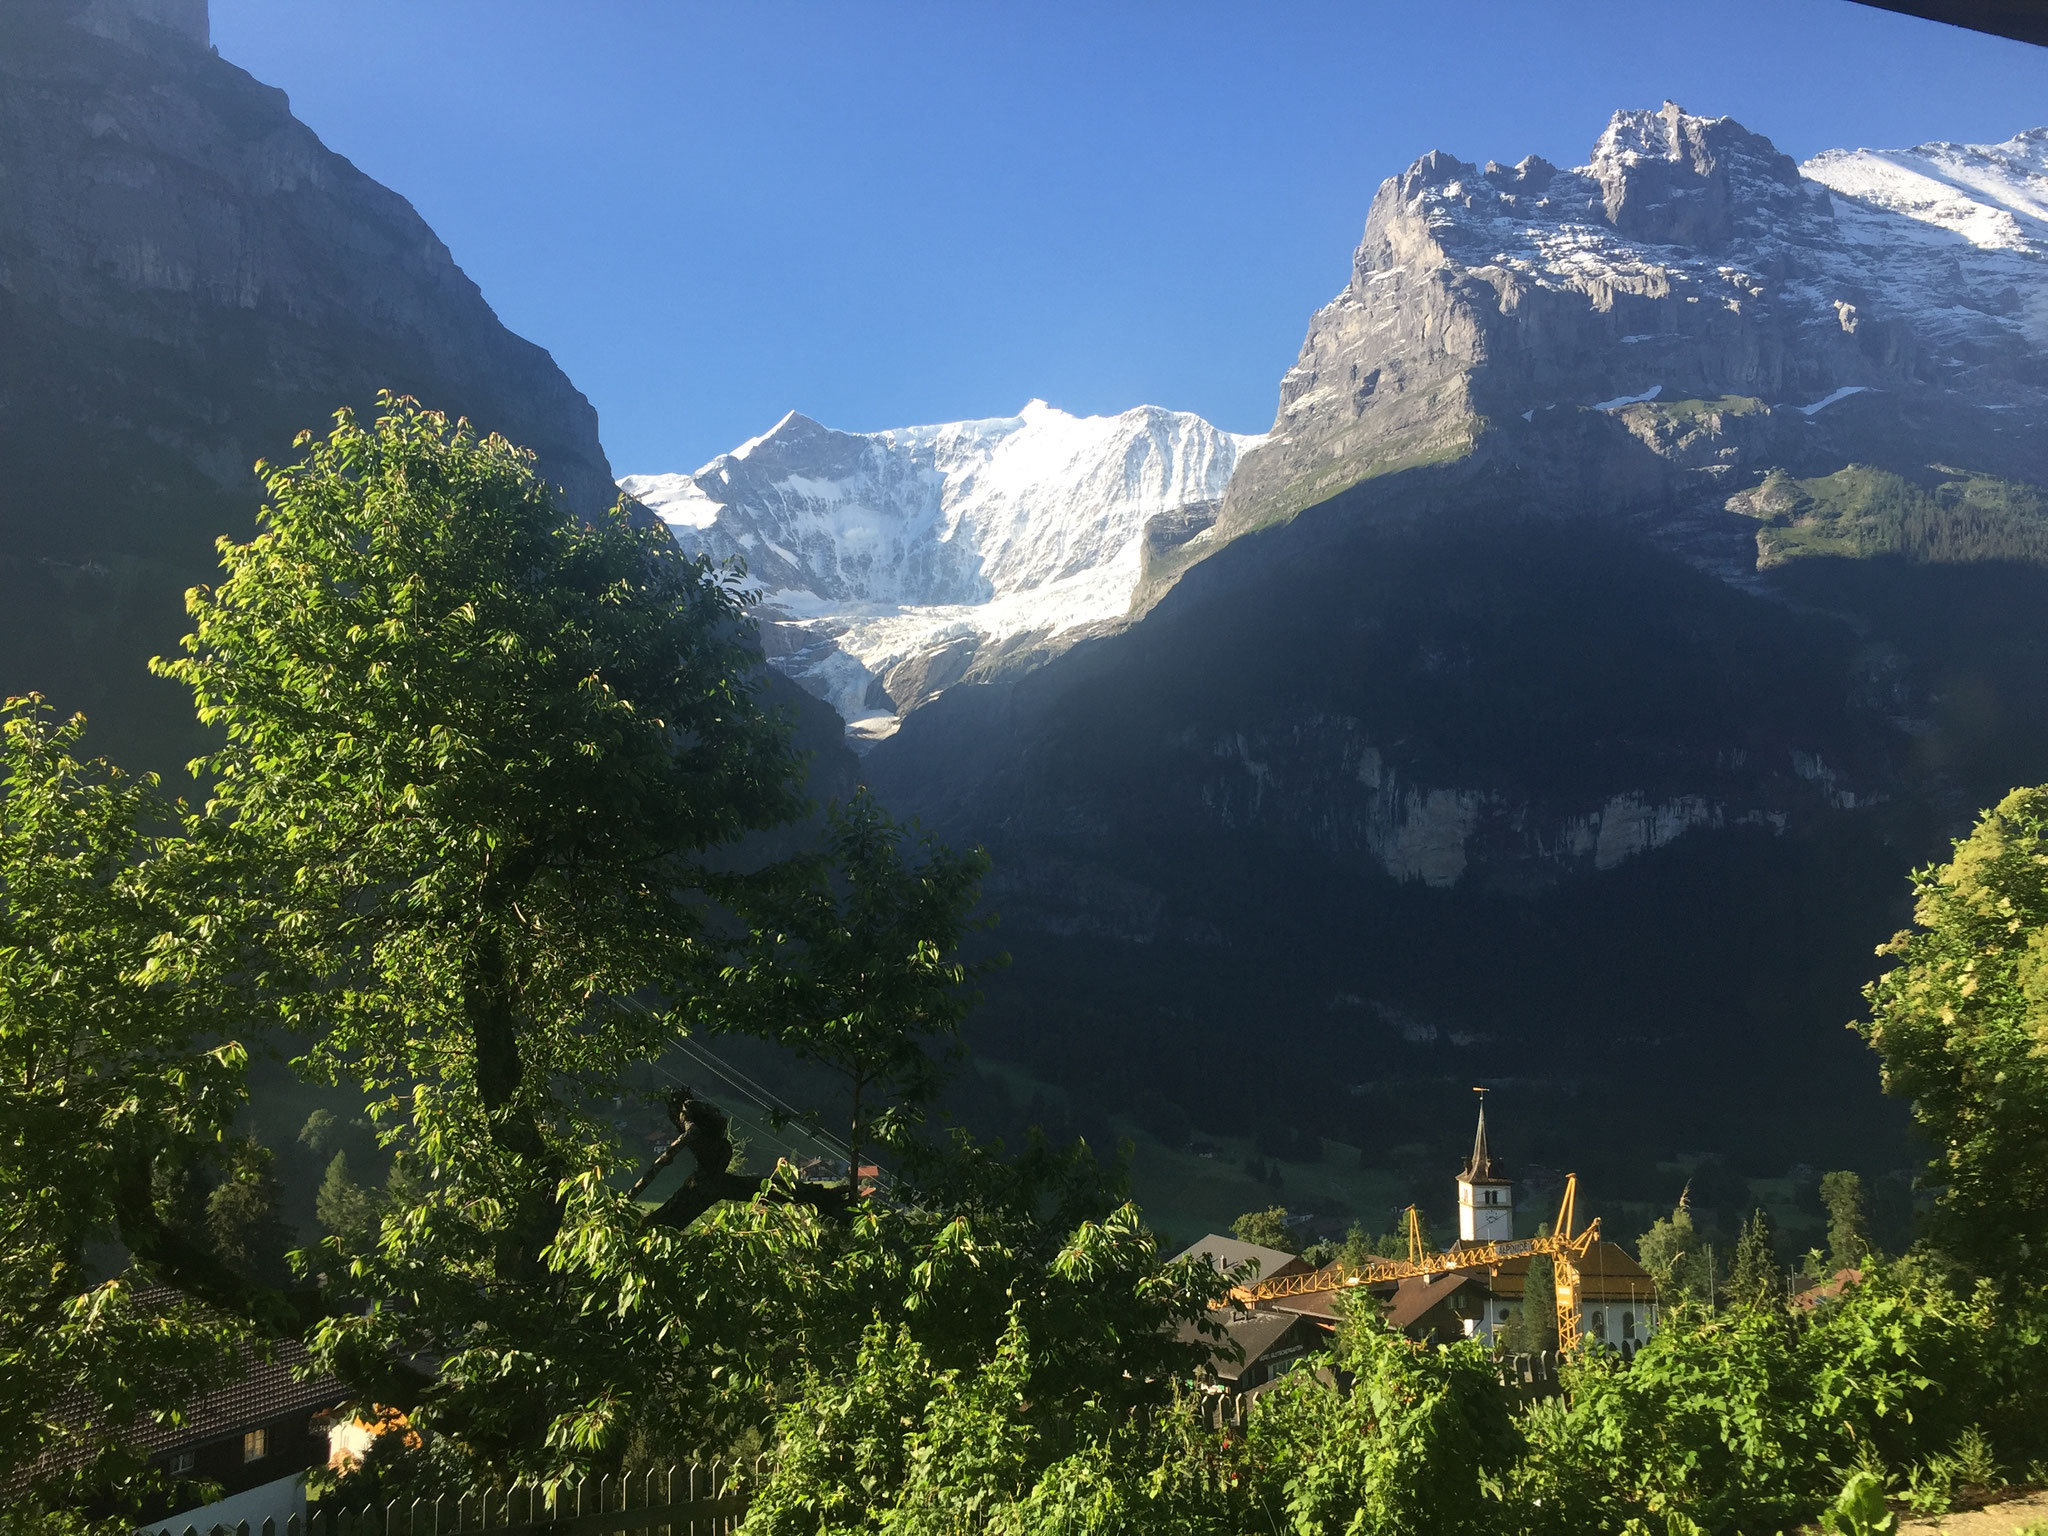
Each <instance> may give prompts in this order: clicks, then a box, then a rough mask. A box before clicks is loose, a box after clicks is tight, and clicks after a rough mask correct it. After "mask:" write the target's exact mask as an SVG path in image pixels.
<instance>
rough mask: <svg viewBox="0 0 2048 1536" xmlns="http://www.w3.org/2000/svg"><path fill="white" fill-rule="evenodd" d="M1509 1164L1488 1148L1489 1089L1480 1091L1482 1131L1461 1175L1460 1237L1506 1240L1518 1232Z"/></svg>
mask: <svg viewBox="0 0 2048 1536" xmlns="http://www.w3.org/2000/svg"><path fill="white" fill-rule="evenodd" d="M1507 1172H1508V1170H1507V1165H1506V1164H1505V1163H1502V1162H1500V1161H1499V1160H1497V1159H1496V1158H1494V1157H1493V1156H1492V1155H1491V1154H1490V1153H1488V1152H1487V1150H1486V1090H1485V1089H1483V1088H1482V1089H1480V1090H1479V1134H1478V1135H1477V1136H1475V1137H1474V1138H1473V1139H1472V1161H1471V1162H1469V1163H1467V1164H1466V1165H1465V1171H1464V1172H1463V1173H1461V1174H1459V1175H1458V1238H1459V1240H1460V1241H1461V1242H1467V1243H1493V1242H1506V1241H1507V1240H1508V1239H1509V1238H1511V1237H1513V1236H1514V1235H1515V1186H1514V1185H1513V1184H1511V1183H1509V1182H1508V1177H1507Z"/></svg>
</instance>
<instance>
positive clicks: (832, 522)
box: [619, 400, 1258, 739]
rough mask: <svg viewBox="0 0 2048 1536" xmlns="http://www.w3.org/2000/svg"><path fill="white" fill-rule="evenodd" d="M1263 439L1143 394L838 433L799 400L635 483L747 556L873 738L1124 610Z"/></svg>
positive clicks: (790, 648)
mask: <svg viewBox="0 0 2048 1536" xmlns="http://www.w3.org/2000/svg"><path fill="white" fill-rule="evenodd" d="M1257 441H1258V439H1257V438H1251V437H1244V436H1240V435H1238V434H1234V433H1230V432H1224V431H1221V430H1220V429H1218V428H1216V427H1213V426H1211V425H1210V424H1209V423H1208V422H1206V421H1203V420H1202V419H1201V418H1200V417H1198V416H1191V415H1188V414H1186V413H1185V412H1180V411H1166V410H1160V409H1157V408H1155V407H1152V406H1141V407H1139V408H1137V409H1135V410H1130V411H1125V412H1124V413H1123V414H1121V415H1118V416H1086V417H1077V416H1071V415H1069V414H1067V413H1066V412H1065V411H1061V410H1057V409H1055V408H1054V407H1052V406H1049V405H1047V404H1046V403H1045V402H1044V401H1042V400H1034V401H1032V402H1031V403H1030V404H1028V405H1026V406H1025V407H1024V409H1023V410H1022V411H1021V412H1020V413H1018V414H1017V415H1016V416H1009V417H998V418H995V419H993V420H986V421H959V422H949V423H946V424H944V425H940V426H928V427H903V428H897V429H894V430H890V431H885V432H837V431H834V430H832V429H831V428H829V427H823V426H820V425H819V424H818V423H817V422H815V421H812V420H810V419H809V418H808V417H805V416H800V415H798V414H797V413H795V412H794V411H792V412H791V413H790V414H789V415H787V416H785V417H784V418H783V419H782V420H781V421H780V422H778V423H776V425H775V426H774V427H773V428H772V429H771V430H770V431H768V432H766V433H764V434H763V435H762V436H760V437H757V438H755V439H753V440H752V441H750V442H747V443H744V444H742V445H741V446H740V447H739V448H736V449H734V450H733V451H732V452H731V453H727V454H721V455H720V456H719V457H718V458H716V459H714V460H712V461H711V462H710V463H709V464H707V465H705V466H704V467H703V468H702V469H700V470H698V471H696V473H694V474H687V475H684V474H662V475H628V476H626V477H625V478H624V479H622V480H621V481H620V482H619V484H620V486H621V488H622V489H624V490H625V491H627V492H628V493H629V494H631V495H633V496H635V497H637V498H639V499H640V500H641V501H642V502H644V503H645V504H646V505H647V506H648V507H650V508H652V509H653V510H654V511H655V512H656V513H657V514H658V515H659V516H660V517H662V518H663V519H664V520H665V521H666V522H667V523H668V525H669V526H670V528H671V529H672V530H673V531H674V533H675V536H676V539H677V541H678V542H679V543H681V544H682V546H683V547H684V548H685V549H688V550H690V551H691V552H692V553H702V554H706V555H709V556H711V557H712V558H713V559H716V560H721V561H723V560H728V559H735V558H736V559H738V560H739V561H741V562H743V564H744V566H745V570H746V578H745V579H746V581H747V583H748V585H749V586H751V587H753V588H756V589H758V590H759V591H760V592H761V593H762V597H761V600H760V602H759V603H758V605H757V608H756V612H757V614H758V616H759V617H760V618H761V620H762V621H763V629H764V633H765V634H766V636H767V638H768V642H769V649H770V653H771V655H772V656H773V657H774V658H775V661H776V664H777V665H778V666H779V667H781V668H782V669H783V670H784V671H785V672H786V673H788V674H789V675H790V676H792V677H794V678H796V679H797V680H798V681H800V682H802V683H803V684H804V686H805V687H807V688H809V689H810V690H811V691H812V692H814V693H816V694H817V695H818V696H819V697H821V698H823V699H825V700H827V701H828V702H830V703H831V704H832V705H833V706H834V707H835V708H836V709H838V711H839V712H840V714H841V715H842V716H843V717H844V718H845V719H846V720H847V721H848V723H849V725H850V726H851V727H853V729H854V730H855V732H856V735H857V736H859V737H864V738H867V739H874V738H875V737H878V736H880V735H885V734H887V733H888V731H890V730H891V729H893V728H894V726H895V724H896V722H897V720H898V718H899V717H900V714H901V713H902V712H903V711H906V710H909V709H912V708H915V707H917V706H918V705H919V704H921V703H923V702H925V701H926V700H928V699H930V698H931V697H933V696H934V695H936V694H937V693H938V692H939V691H941V690H942V689H944V688H946V687H948V686H950V685H952V684H954V683H956V682H959V681H961V680H963V679H975V678H983V677H987V676H990V675H992V674H993V673H994V672H996V671H998V670H1001V669H1002V668H1004V667H1006V666H1012V667H1013V666H1016V665H1023V664H1028V663H1029V662H1031V661H1033V660H1036V659H1043V657H1044V656H1046V655H1048V654H1051V653H1053V652H1055V651H1056V650H1057V649H1059V648H1060V647H1061V646H1062V645H1063V644H1064V643H1069V642H1071V640H1072V639H1073V638H1074V637H1075V636H1077V635H1078V634H1081V633H1083V632H1085V631H1087V630H1088V629H1089V628H1090V627H1091V626H1095V625H1098V624H1101V623H1103V622H1105V621H1110V620H1115V619H1118V618H1121V617H1122V615H1123V614H1124V613H1125V611H1126V610H1127V609H1128V608H1129V606H1130V601H1131V594H1132V591H1133V589H1134V588H1135V586H1136V585H1137V581H1138V576H1139V568H1140V559H1141V555H1142V552H1143V550H1144V549H1145V547H1146V546H1147V542H1148V540H1149V541H1150V542H1151V544H1152V545H1154V546H1155V547H1156V546H1157V545H1159V544H1160V543H1162V542H1173V541H1176V540H1185V539H1187V538H1189V537H1190V536H1192V535H1194V534H1195V533H1197V532H1199V531H1200V530H1201V529H1202V528H1204V527H1206V526H1207V524H1208V523H1209V522H1210V521H1212V520H1213V519H1214V517H1215V513H1216V507H1217V504H1218V503H1219V501H1220V500H1221V498H1222V495H1223V491H1224V488H1225V486H1226V485H1227V484H1228V483H1229V480H1230V475H1231V471H1232V470H1233V469H1234V468H1235V466H1236V463H1237V460H1238V457H1239V455H1240V454H1242V453H1243V452H1244V450H1245V449H1246V448H1247V447H1248V446H1250V445H1251V444H1254V443H1256V442H1257Z"/></svg>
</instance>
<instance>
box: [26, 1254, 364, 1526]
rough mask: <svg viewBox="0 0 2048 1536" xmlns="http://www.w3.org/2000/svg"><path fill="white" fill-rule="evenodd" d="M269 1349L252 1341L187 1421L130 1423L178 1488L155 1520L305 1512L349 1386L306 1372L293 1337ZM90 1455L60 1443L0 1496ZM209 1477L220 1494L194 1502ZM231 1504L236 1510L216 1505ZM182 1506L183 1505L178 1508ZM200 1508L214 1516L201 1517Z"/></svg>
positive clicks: (151, 1300) (78, 1413) (73, 1413)
mask: <svg viewBox="0 0 2048 1536" xmlns="http://www.w3.org/2000/svg"><path fill="white" fill-rule="evenodd" d="M170 1296H171V1293H170V1292H169V1291H165V1290H142V1291H139V1292H137V1294H136V1296H135V1302H136V1304H137V1306H138V1308H139V1309H141V1310H144V1311H147V1310H150V1309H152V1308H153V1307H155V1306H160V1305H163V1304H164V1303H165V1302H167V1301H168V1299H169V1298H170ZM269 1353H270V1358H268V1359H263V1358H261V1357H259V1356H258V1355H257V1353H256V1352H255V1351H254V1350H251V1349H249V1348H247V1347H246V1346H245V1347H244V1348H243V1350H242V1372H241V1375H240V1376H239V1377H237V1378H236V1379H235V1380H234V1381H232V1382H229V1383H228V1384H227V1385H225V1386H222V1387H219V1388H217V1389H216V1390H214V1391H212V1392H208V1393H206V1394H204V1395H203V1396H200V1397H198V1398H196V1399H194V1400H193V1401H191V1402H189V1403H187V1404H186V1405H185V1410H184V1413H183V1414H182V1415H181V1416H180V1417H181V1420H182V1422H180V1423H176V1424H167V1423H162V1422H159V1421H158V1420H156V1419H155V1418H153V1417H150V1416H149V1415H146V1414H145V1415H141V1416H138V1417H137V1418H136V1419H135V1421H134V1422H133V1423H132V1424H131V1425H130V1426H129V1428H128V1431H127V1434H126V1436H125V1439H126V1441H127V1443H128V1444H129V1445H130V1446H132V1447H133V1448H134V1450H135V1451H136V1452H137V1453H138V1454H140V1455H141V1456H142V1457H143V1458H144V1459H145V1460H147V1461H148V1462H149V1463H150V1464H151V1465H152V1466H154V1467H157V1468H159V1469H161V1470H162V1471H163V1472H164V1473H165V1474H166V1482H167V1483H168V1484H169V1486H170V1490H171V1492H170V1496H169V1498H167V1499H164V1500H161V1501H159V1502H158V1503H157V1504H156V1505H155V1506H154V1507H153V1508H150V1509H148V1510H145V1514H147V1515H149V1516H151V1517H152V1518H153V1520H154V1521H155V1522H157V1524H153V1525H151V1526H150V1529H156V1528H158V1526H159V1525H168V1524H172V1523H175V1525H176V1528H177V1529H178V1530H180V1531H182V1530H183V1529H184V1528H185V1526H186V1525H188V1524H197V1525H199V1526H200V1527H201V1528H202V1529H206V1528H210V1527H211V1526H212V1525H213V1524H214V1523H215V1522H216V1521H225V1522H226V1523H228V1524H234V1523H236V1522H239V1521H240V1520H243V1519H248V1520H249V1521H250V1524H251V1528H252V1529H254V1528H257V1527H260V1526H261V1524H262V1522H263V1519H264V1518H265V1517H266V1516H272V1515H274V1516H275V1517H276V1519H277V1521H278V1526H279V1529H282V1528H283V1525H284V1521H285V1519H286V1518H287V1517H288V1516H289V1514H290V1513H292V1512H293V1511H294V1510H296V1511H297V1512H300V1513H303V1512H304V1509H305V1486H304V1474H305V1473H306V1472H307V1470H308V1469H310V1468H312V1467H314V1466H316V1465H319V1464H322V1463H324V1462H325V1461H326V1460H327V1459H328V1443H327V1434H328V1417H329V1415H328V1413H327V1410H328V1409H329V1408H331V1407H332V1406H333V1405H334V1404H336V1403H338V1402H340V1401H341V1400H342V1399H343V1398H345V1397H346V1396H347V1395H348V1393H347V1389H346V1388H344V1387H343V1386H342V1385H341V1383H340V1382H339V1381H337V1380H335V1378H333V1377H332V1376H324V1375H320V1376H312V1377H310V1378H304V1379H302V1377H301V1374H300V1373H301V1371H302V1369H303V1367H304V1366H305V1365H306V1363H307V1360H308V1356H307V1353H306V1349H305V1346H304V1345H302V1344H299V1343H298V1342H296V1341H285V1342H282V1343H279V1344H277V1345H276V1346H275V1347H274V1348H273V1349H272V1350H271V1351H270V1352H269ZM56 1413H57V1414H58V1415H59V1416H60V1417H66V1418H70V1419H71V1420H72V1421H73V1422H74V1423H80V1424H82V1423H83V1422H84V1420H85V1419H86V1418H87V1416H88V1415H87V1409H86V1405H85V1404H84V1402H83V1401H82V1400H81V1401H79V1402H77V1403H75V1404H66V1403H63V1402H60V1403H58V1404H57V1406H56ZM84 1458H85V1452H84V1450H83V1448H82V1447H79V1446H75V1445H74V1446H72V1447H70V1448H68V1449H66V1450H62V1451H58V1452H55V1453H53V1454H52V1456H51V1457H50V1459H48V1460H46V1461H44V1462H43V1463H40V1464H38V1465H37V1466H35V1467H31V1468H24V1469H21V1470H20V1472H19V1473H18V1474H17V1475H16V1477H15V1478H14V1480H13V1481H12V1482H11V1483H9V1484H7V1485H6V1486H4V1487H0V1498H5V1499H13V1498H16V1497H18V1496H19V1495H20V1494H22V1493H23V1492H24V1491H25V1490H26V1488H27V1487H28V1486H29V1483H30V1482H31V1480H33V1479H35V1478H37V1477H40V1476H46V1475H49V1474H51V1473H53V1472H59V1471H62V1470H64V1469H66V1468H68V1467H76V1466H78V1465H80V1464H82V1462H83V1461H84ZM202 1483H211V1484H215V1485H217V1486H218V1487H219V1488H220V1490H221V1499H220V1500H219V1501H217V1503H216V1504H214V1505H208V1506H206V1507H205V1509H203V1510H201V1509H193V1508H187V1507H186V1506H189V1505H191V1504H192V1503H193V1502H194V1500H193V1497H192V1492H193V1490H194V1488H195V1487H196V1486H197V1485H199V1484H202ZM181 1494H182V1495H184V1497H182V1498H180V1497H179V1495H181ZM223 1506H228V1507H231V1508H232V1509H233V1510H234V1511H235V1513H233V1514H232V1516H227V1515H217V1514H215V1513H214V1511H215V1510H216V1509H217V1508H219V1507H223ZM174 1510H176V1511H179V1513H177V1514H176V1515H175V1516H174V1515H173V1514H172V1511H174ZM252 1512H253V1513H252ZM202 1514H203V1515H205V1517H206V1518H204V1519H199V1518H198V1516H200V1515H202Z"/></svg>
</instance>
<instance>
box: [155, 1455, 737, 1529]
mask: <svg viewBox="0 0 2048 1536" xmlns="http://www.w3.org/2000/svg"><path fill="white" fill-rule="evenodd" d="M766 1473H767V1459H766V1458H765V1457H756V1458H755V1459H754V1460H752V1461H747V1462H724V1461H714V1462H711V1463H710V1464H709V1465H699V1464H695V1463H692V1464H690V1465H686V1466H673V1467H668V1468H666V1469H656V1470H652V1471H648V1472H628V1473H626V1474H624V1475H623V1476H619V1477H603V1478H585V1479H582V1480H581V1481H579V1482H577V1483H575V1484H574V1485H572V1486H565V1487H562V1488H559V1489H557V1490H556V1491H555V1492H554V1493H553V1494H552V1495H551V1494H549V1493H548V1492H547V1491H546V1490H544V1489H542V1488H539V1487H535V1486H532V1485H529V1484H521V1483H515V1484H514V1485H513V1486H512V1487H510V1488H508V1489H505V1490H503V1491H497V1490H492V1491H487V1492H483V1493H465V1494H463V1495H462V1496H461V1497H460V1498H441V1499H413V1500H410V1501H406V1502H400V1501H398V1500H393V1501H392V1502H390V1503H388V1504H382V1505H378V1504H362V1505H355V1504H346V1505H345V1504H342V1503H339V1502H330V1501H328V1500H324V1499H323V1500H321V1501H320V1502H319V1503H318V1504H316V1505H315V1506H314V1507H313V1512H312V1514H311V1515H310V1516H308V1517H307V1518H306V1519H304V1520H301V1519H300V1518H299V1517H298V1516H297V1515H293V1516H292V1517H291V1519H289V1520H287V1521H285V1522H283V1523H282V1524H280V1523H279V1522H277V1521H275V1520H265V1521H263V1522H262V1524H261V1525H258V1526H251V1525H250V1524H249V1523H248V1522H247V1521H243V1522H242V1523H241V1524H239V1525H235V1526H228V1525H216V1526H212V1527H210V1528H209V1529H206V1530H201V1529H200V1528H199V1527H198V1526H196V1525H188V1526H186V1527H184V1528H183V1529H182V1530H178V1529H174V1528H173V1527H170V1526H157V1527H152V1528H151V1533H152V1536H457V1533H461V1532H469V1531H477V1532H486V1531H487V1532H489V1533H490V1536H607V1533H610V1532H613V1531H644V1532H648V1533H650V1536H729V1533H731V1532H733V1531H737V1530H738V1529H739V1527H740V1520H741V1519H742V1518H743V1517H744V1516H745V1514H746V1512H747V1496H748V1493H749V1492H750V1491H751V1490H752V1489H753V1488H755V1487H757V1486H758V1485H759V1484H760V1481H761V1479H762V1478H763V1477H764V1476H765V1475H766Z"/></svg>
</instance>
